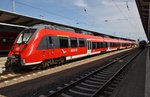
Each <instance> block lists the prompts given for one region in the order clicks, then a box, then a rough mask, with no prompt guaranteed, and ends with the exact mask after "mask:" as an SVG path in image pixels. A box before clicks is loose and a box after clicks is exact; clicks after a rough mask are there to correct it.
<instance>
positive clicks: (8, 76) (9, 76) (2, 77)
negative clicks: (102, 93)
mask: <svg viewBox="0 0 150 97" xmlns="http://www.w3.org/2000/svg"><path fill="white" fill-rule="evenodd" d="M66 66H67V65H66ZM66 66H65V65H63V68H64V67H66ZM59 67H61V66H59ZM51 69H53V68H50V69H48V70H44V71H41V70H34V71H27V72H24V71H23V72H19V73H11V72H4V73H2V74H0V84H1V83H3V82H6V83H7V82H8V81H9V82H10V80H13V79H14V80H16V78H17V79H18V78H19V80H20V79H22V78H24V77H25V76H27V77H31V76H33V77H34V76H37V75H39V74H42V72H43V73H44V72H49V71H51ZM54 69H55V68H54ZM56 69H57V68H56Z"/></svg>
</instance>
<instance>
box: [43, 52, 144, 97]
mask: <svg viewBox="0 0 150 97" xmlns="http://www.w3.org/2000/svg"><path fill="white" fill-rule="evenodd" d="M141 52H142V51H138V52H136V54H135V53H133V52H132V53H131V52H130V53H128V54H126V55H124V56H122V57H120V58H118V59H116V60H114V61H112V62H110V63H109V64H107V65H105V66H103V67H100V68H98V69H96V70H94V71H91V72H88V73H87V74H85V75H84V76H81V77H80V78H76V79H75V80H73V81H70V83H66V84H64V86H59V87H57V89H56V90H51V91H49V93H48V94H46V95H40V97H109V96H110V95H111V94H112V92H113V90H115V88H116V87H117V85H118V84H119V82H120V81H121V80H122V79H123V76H124V75H125V74H126V72H125V71H126V69H127V67H128V66H130V65H129V64H130V63H131V62H132V61H133V60H134V59H135V58H136V57H137V56H138V55H139V54H140V53H141Z"/></svg>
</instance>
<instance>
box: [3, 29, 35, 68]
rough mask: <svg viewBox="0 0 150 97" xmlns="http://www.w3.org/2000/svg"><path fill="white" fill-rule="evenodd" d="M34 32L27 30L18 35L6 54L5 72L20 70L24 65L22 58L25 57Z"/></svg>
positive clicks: (33, 30)
mask: <svg viewBox="0 0 150 97" xmlns="http://www.w3.org/2000/svg"><path fill="white" fill-rule="evenodd" d="M35 32H36V29H34V28H28V29H25V30H23V31H22V32H21V33H20V34H19V35H18V37H17V39H16V40H15V42H14V44H13V45H12V48H11V50H10V52H9V54H8V58H7V61H6V63H5V67H6V71H18V70H21V69H22V65H23V64H24V63H25V60H24V59H23V57H25V56H26V55H27V50H28V49H27V48H28V46H29V44H31V40H32V38H33V37H34V34H35Z"/></svg>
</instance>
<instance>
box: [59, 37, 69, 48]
mask: <svg viewBox="0 0 150 97" xmlns="http://www.w3.org/2000/svg"><path fill="white" fill-rule="evenodd" d="M59 42H60V48H68V47H69V42H68V38H67V37H60V39H59Z"/></svg>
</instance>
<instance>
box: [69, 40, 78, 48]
mask: <svg viewBox="0 0 150 97" xmlns="http://www.w3.org/2000/svg"><path fill="white" fill-rule="evenodd" d="M70 42H71V47H78V43H77V38H71V39H70Z"/></svg>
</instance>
